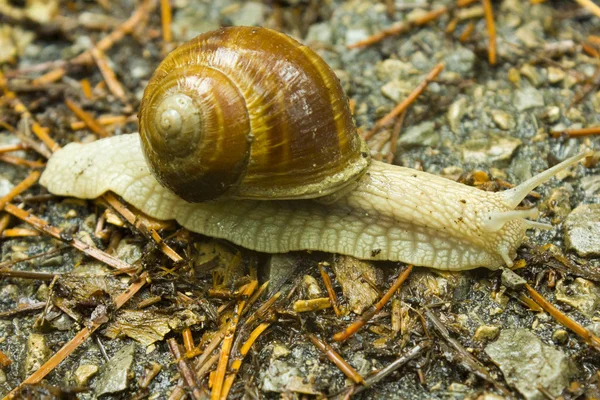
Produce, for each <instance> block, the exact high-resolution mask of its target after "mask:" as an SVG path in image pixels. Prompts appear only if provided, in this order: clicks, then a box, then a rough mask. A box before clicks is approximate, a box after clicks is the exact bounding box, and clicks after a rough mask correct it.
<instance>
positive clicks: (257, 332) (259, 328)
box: [221, 322, 271, 400]
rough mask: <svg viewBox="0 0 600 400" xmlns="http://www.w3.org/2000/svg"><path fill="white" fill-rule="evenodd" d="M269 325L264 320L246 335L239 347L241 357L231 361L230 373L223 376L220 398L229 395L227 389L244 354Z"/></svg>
mask: <svg viewBox="0 0 600 400" xmlns="http://www.w3.org/2000/svg"><path fill="white" fill-rule="evenodd" d="M269 326H271V324H269V323H266V322H263V323H262V324H260V325H258V326H257V327H256V328H255V329H254V330H253V331H252V332H251V333H250V336H249V337H248V340H246V342H245V343H244V344H243V345H242V347H241V348H240V355H241V358H237V359H235V360H233V362H232V363H231V370H232V373H230V374H229V375H227V377H226V378H225V382H224V384H223V389H222V390H221V399H222V400H225V399H227V396H228V395H229V391H230V390H231V386H233V381H234V380H235V377H236V374H237V372H238V371H239V370H240V368H241V367H242V361H243V359H244V357H245V356H246V354H248V352H249V351H250V348H251V347H252V345H253V344H254V342H256V340H257V339H258V337H259V336H260V335H261V334H262V333H263V332H264V331H265V330H266V329H267V328H268V327H269Z"/></svg>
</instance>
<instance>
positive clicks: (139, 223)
mask: <svg viewBox="0 0 600 400" xmlns="http://www.w3.org/2000/svg"><path fill="white" fill-rule="evenodd" d="M103 199H104V200H105V201H106V202H107V203H108V204H109V205H110V206H111V207H112V208H113V209H114V210H115V211H116V212H117V213H119V214H120V215H121V216H123V218H125V219H126V220H127V222H129V223H130V224H131V225H133V226H135V227H136V228H137V229H138V230H139V231H140V232H141V233H142V234H143V235H144V236H146V237H148V238H151V239H152V240H154V241H155V242H156V243H157V244H158V247H159V248H160V250H161V251H162V252H163V253H164V254H165V255H166V256H167V257H169V258H170V259H171V260H173V261H174V262H180V261H183V257H181V256H180V255H179V254H177V252H176V251H175V250H173V249H172V248H171V247H170V246H169V245H168V244H166V243H165V242H163V239H162V238H161V237H160V235H159V234H158V232H156V230H155V229H154V228H153V227H154V226H156V224H154V223H153V221H154V220H153V219H152V218H150V217H147V216H145V215H142V214H141V213H139V214H138V215H136V214H134V213H133V212H132V211H131V209H130V208H128V207H126V206H125V205H123V203H121V201H119V200H118V199H117V198H116V197H115V195H113V194H112V193H106V194H105V195H104V196H103ZM163 226H164V224H163Z"/></svg>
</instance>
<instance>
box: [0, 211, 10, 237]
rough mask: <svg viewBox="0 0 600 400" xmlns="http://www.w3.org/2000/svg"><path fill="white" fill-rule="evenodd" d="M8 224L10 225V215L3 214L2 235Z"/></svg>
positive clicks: (0, 229) (0, 222)
mask: <svg viewBox="0 0 600 400" xmlns="http://www.w3.org/2000/svg"><path fill="white" fill-rule="evenodd" d="M8 224H10V215H8V214H2V216H0V234H2V232H4V230H5V229H6V228H8Z"/></svg>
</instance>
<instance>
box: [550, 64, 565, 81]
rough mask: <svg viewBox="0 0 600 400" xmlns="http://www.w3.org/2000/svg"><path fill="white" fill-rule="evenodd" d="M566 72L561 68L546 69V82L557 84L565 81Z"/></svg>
mask: <svg viewBox="0 0 600 400" xmlns="http://www.w3.org/2000/svg"><path fill="white" fill-rule="evenodd" d="M565 75H566V72H565V71H563V70H562V69H561V68H556V67H548V80H549V81H550V83H558V82H560V81H562V80H563V79H565Z"/></svg>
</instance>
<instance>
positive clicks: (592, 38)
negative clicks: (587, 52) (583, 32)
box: [587, 35, 600, 46]
mask: <svg viewBox="0 0 600 400" xmlns="http://www.w3.org/2000/svg"><path fill="white" fill-rule="evenodd" d="M587 40H588V42H590V43H592V44H595V45H596V46H600V36H595V35H589V36H588V37H587Z"/></svg>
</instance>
